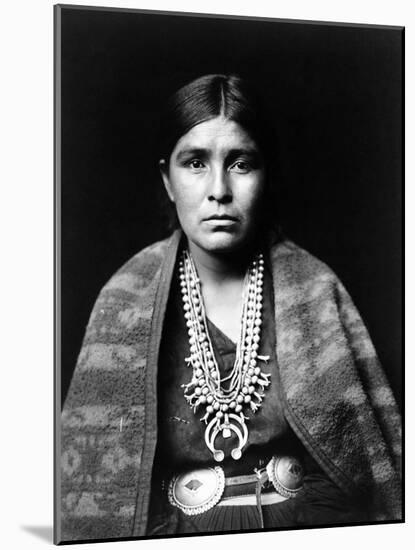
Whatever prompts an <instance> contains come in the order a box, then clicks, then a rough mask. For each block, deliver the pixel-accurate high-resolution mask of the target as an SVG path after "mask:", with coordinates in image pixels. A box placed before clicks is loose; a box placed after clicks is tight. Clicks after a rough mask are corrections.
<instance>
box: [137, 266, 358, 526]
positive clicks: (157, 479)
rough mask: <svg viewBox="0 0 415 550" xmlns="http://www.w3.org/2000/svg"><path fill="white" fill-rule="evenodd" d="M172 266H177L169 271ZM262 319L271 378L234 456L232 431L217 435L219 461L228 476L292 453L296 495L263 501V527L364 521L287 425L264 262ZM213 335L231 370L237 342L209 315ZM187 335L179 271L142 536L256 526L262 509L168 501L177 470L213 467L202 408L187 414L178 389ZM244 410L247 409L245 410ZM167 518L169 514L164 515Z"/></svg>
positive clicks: (223, 366) (163, 354)
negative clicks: (185, 506) (200, 509)
mask: <svg viewBox="0 0 415 550" xmlns="http://www.w3.org/2000/svg"><path fill="white" fill-rule="evenodd" d="M175 273H177V269H176V271H175ZM263 298H264V299H263V317H262V318H263V324H262V332H261V341H260V349H259V354H260V355H269V356H270V360H269V362H268V363H267V364H266V365H265V364H262V365H261V368H262V370H263V372H264V373H271V384H270V386H268V388H266V390H265V398H264V400H263V402H262V406H261V408H260V409H259V410H258V411H257V412H256V413H255V415H253V414H252V413H248V415H249V416H250V420H249V421H247V426H248V430H249V438H248V442H247V444H246V446H245V447H244V450H243V454H242V457H241V459H240V460H238V461H235V460H233V459H232V458H231V457H230V451H231V449H233V448H234V447H236V446H237V445H236V443H237V440H236V436H235V435H233V436H232V438H229V439H226V440H224V439H222V440H221V439H219V438H218V441H217V444H216V447H218V448H221V449H223V450H224V451H225V459H224V461H223V462H221V463H220V466H221V467H222V468H223V469H224V471H225V475H226V476H235V475H246V474H252V473H254V468H258V467H264V466H265V465H266V464H267V463H268V462H269V460H270V459H271V457H272V456H273V455H274V454H282V455H288V454H290V455H294V456H296V457H298V458H299V459H300V460H301V461H302V464H303V467H304V471H305V477H304V484H303V489H302V490H301V491H300V492H299V493H298V494H297V496H296V497H295V498H290V499H288V500H285V501H283V502H279V503H276V504H270V505H266V506H263V507H262V514H263V524H264V527H265V528H274V529H278V528H283V527H295V526H307V525H322V524H333V523H351V522H354V521H362V520H363V519H364V518H363V516H362V511H361V510H358V507H357V503H356V502H355V499H352V497H350V496H347V495H346V494H345V493H344V492H343V491H342V490H341V489H340V488H339V487H337V486H336V485H335V484H334V483H333V482H332V481H331V480H330V479H329V478H328V476H327V475H326V474H325V473H324V472H323V471H322V470H321V468H320V467H319V466H318V465H317V463H316V462H315V461H314V460H313V459H312V457H311V456H310V454H309V453H308V452H307V451H306V450H305V448H304V447H303V445H302V444H301V442H300V441H299V439H298V438H297V437H296V436H295V434H294V433H293V431H292V430H291V428H290V426H289V425H288V423H287V421H286V419H285V417H284V413H283V408H282V402H281V397H280V387H279V380H278V372H277V363H276V356H275V325H274V324H275V321H274V306H273V304H274V300H273V288H272V278H271V274H270V271H269V269H268V267H267V266H266V269H265V277H264V294H263ZM208 325H209V332H210V337H211V341H212V344H213V347H214V353H215V356H216V360H217V362H218V365H219V369H220V372H221V376H222V377H223V376H224V375H227V374H229V372H230V371H231V369H232V367H233V364H234V360H235V351H236V345H235V343H234V342H232V341H231V340H230V339H229V338H228V337H227V336H226V335H225V334H224V333H223V332H221V331H220V330H219V328H217V327H216V326H215V325H214V324H213V323H212V322H210V321H209V320H208ZM189 355H190V353H189V342H188V337H187V330H186V326H185V320H184V316H183V308H182V302H181V294H180V290H179V285H178V277H177V276H176V277H175V278H174V281H173V283H172V291H171V293H170V298H169V303H168V307H167V313H166V320H165V328H164V332H163V338H162V344H161V350H160V360H159V374H158V426H159V433H158V442H159V443H158V446H157V452H156V459H155V464H154V468H153V476H152V496H151V502H150V512H149V524H148V529H147V535H148V536H152V535H161V534H179V533H208V532H222V531H234V530H235V531H240V530H244V529H259V528H260V527H261V523H260V515H259V512H258V509H257V507H256V506H215V507H214V508H212V509H210V510H208V511H207V512H204V513H203V514H200V515H197V516H186V515H185V514H184V513H183V512H182V511H181V510H178V509H177V508H174V507H173V506H171V505H170V504H169V502H168V499H167V491H166V486H167V484H168V481H169V479H170V478H171V477H172V476H173V475H174V474H177V473H180V472H185V471H188V470H191V469H195V468H203V467H212V466H216V465H217V464H218V463H216V462H215V461H214V460H213V458H212V455H211V453H210V451H209V450H208V448H207V447H206V444H205V440H204V431H205V424H204V422H200V418H201V417H202V416H203V413H202V412H201V411H200V412H198V413H196V414H193V412H192V410H191V408H190V407H189V406H188V404H187V402H186V401H185V398H184V395H183V388H182V387H181V385H182V384H185V383H188V382H189V381H190V379H191V377H192V371H191V368H189V367H188V366H187V365H186V363H185V361H184V358H185V357H188V356H189ZM245 414H246V413H245ZM166 518H169V520H167V519H166Z"/></svg>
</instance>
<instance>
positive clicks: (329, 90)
mask: <svg viewBox="0 0 415 550" xmlns="http://www.w3.org/2000/svg"><path fill="white" fill-rule="evenodd" d="M54 9H55V159H56V164H55V165H56V178H55V184H56V185H55V198H56V202H55V212H56V227H55V235H56V255H55V257H56V316H55V317H56V338H55V342H56V346H55V349H56V361H55V363H56V372H55V391H56V395H55V403H56V411H55V414H56V417H55V427H56V430H55V482H56V483H55V543H56V544H61V543H72V542H73V543H75V542H91V541H112V540H120V539H123V540H124V539H140V538H157V537H167V536H169V537H171V536H174V537H180V536H186V535H195V534H197V535H214V534H219V533H241V532H247V531H251V532H252V531H255V532H261V531H264V530H271V531H278V530H283V529H307V528H311V527H316V526H318V527H336V526H340V525H342V526H343V525H362V524H376V523H385V522H388V523H390V522H402V521H403V520H404V516H403V510H402V509H403V501H402V496H401V451H402V443H401V431H400V412H401V410H402V370H403V366H402V304H401V300H402V292H403V281H402V190H403V160H402V159H403V77H404V75H403V46H404V42H403V41H404V30H403V28H402V27H390V26H374V25H351V24H345V23H338V24H337V23H324V22H304V21H291V20H277V19H266V18H256V17H254V15H255V14H252V15H253V17H234V16H225V15H223V16H222V15H221V16H219V15H208V14H188V13H168V12H154V11H143V10H130V9H114V8H90V7H82V6H71V5H67V6H65V5H58V6H55V8H54Z"/></svg>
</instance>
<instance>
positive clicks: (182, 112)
mask: <svg viewBox="0 0 415 550" xmlns="http://www.w3.org/2000/svg"><path fill="white" fill-rule="evenodd" d="M218 116H223V117H225V118H227V119H228V120H232V121H233V122H236V123H238V124H239V125H240V126H241V127H242V128H243V129H244V130H245V131H246V132H247V133H248V134H249V135H250V137H251V138H252V139H253V140H254V141H255V143H256V145H257V146H258V148H259V150H260V152H261V154H262V156H263V159H264V163H265V172H266V195H267V198H266V200H265V201H264V209H266V210H267V212H265V210H264V214H265V217H266V219H267V224H268V225H269V223H270V222H275V220H276V200H275V187H276V182H275V181H274V179H275V168H276V166H277V158H276V155H277V151H276V136H275V132H274V128H273V126H272V124H270V120H269V119H270V117H269V113H268V112H267V110H266V108H265V106H264V104H263V103H262V101H261V98H260V97H259V95H258V94H257V92H256V90H254V89H253V88H252V87H251V86H250V84H249V83H248V82H247V81H246V80H244V79H242V78H241V77H239V76H237V75H223V74H209V75H205V76H201V77H200V78H197V79H196V80H193V81H192V82H189V83H188V84H186V85H185V86H183V87H182V88H180V89H179V90H178V91H177V92H176V93H174V94H173V95H172V96H171V97H170V98H169V100H168V101H167V104H166V107H165V109H164V111H163V112H162V114H161V118H160V127H159V137H158V158H159V159H164V160H165V161H166V165H167V169H168V163H169V159H170V156H171V153H172V151H173V149H174V147H175V145H176V143H177V142H178V140H179V139H180V138H181V137H182V136H184V135H185V134H186V133H187V132H188V131H189V130H190V129H191V128H193V127H194V126H196V125H197V124H200V123H202V122H206V121H207V120H211V119H213V118H216V117H218ZM270 201H271V203H270ZM272 206H273V207H274V208H273V212H271V211H269V210H270V207H272ZM171 209H172V208H171V205H170V210H171ZM268 211H269V212H268ZM168 221H169V223H168V225H169V226H170V228H173V227H176V226H177V224H178V221H177V217H176V216H175V209H173V212H169V213H168ZM272 225H273V223H272Z"/></svg>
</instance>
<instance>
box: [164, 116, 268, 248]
mask: <svg viewBox="0 0 415 550" xmlns="http://www.w3.org/2000/svg"><path fill="white" fill-rule="evenodd" d="M160 169H161V173H162V177H163V181H164V185H165V187H166V190H167V193H168V195H169V197H170V199H171V200H172V201H173V202H174V203H175V206H176V210H177V216H178V218H179V221H180V225H181V227H182V229H183V231H184V232H185V234H186V236H187V238H188V239H189V241H191V243H193V244H194V245H196V246H197V247H200V248H201V249H203V250H204V251H207V252H213V253H214V252H219V253H226V252H233V251H235V250H237V249H238V248H240V247H241V246H243V245H244V244H246V243H247V242H248V240H249V239H250V237H251V236H253V234H254V232H255V228H256V225H257V222H258V210H259V207H260V203H261V198H262V196H263V193H264V187H265V167H264V160H263V157H262V155H261V152H260V150H259V148H258V146H257V145H256V143H255V142H254V141H253V140H252V139H251V137H250V136H249V134H248V133H247V132H246V131H245V130H244V129H243V128H242V127H241V126H240V125H239V124H237V123H236V122H233V121H231V120H228V119H226V118H224V117H221V116H218V117H217V118H214V119H211V120H208V121H206V122H202V123H200V124H198V125H196V126H194V127H193V128H192V129H191V130H189V131H188V132H187V134H185V135H184V136H182V137H181V138H180V139H179V141H178V142H177V143H176V146H175V148H174V149H173V152H172V154H171V156H170V160H169V164H168V166H167V165H166V163H165V161H163V160H162V161H160Z"/></svg>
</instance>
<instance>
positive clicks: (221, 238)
mask: <svg viewBox="0 0 415 550" xmlns="http://www.w3.org/2000/svg"><path fill="white" fill-rule="evenodd" d="M247 241H248V239H247V238H243V237H242V236H240V235H235V234H232V233H226V232H225V231H218V232H215V233H212V234H211V235H209V236H206V237H204V238H203V239H200V241H199V242H198V243H197V244H198V246H199V247H200V248H202V249H203V250H206V252H217V253H221V254H222V253H223V254H225V253H227V252H235V251H237V250H238V249H240V248H242V247H243V246H244V244H245V242H247Z"/></svg>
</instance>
